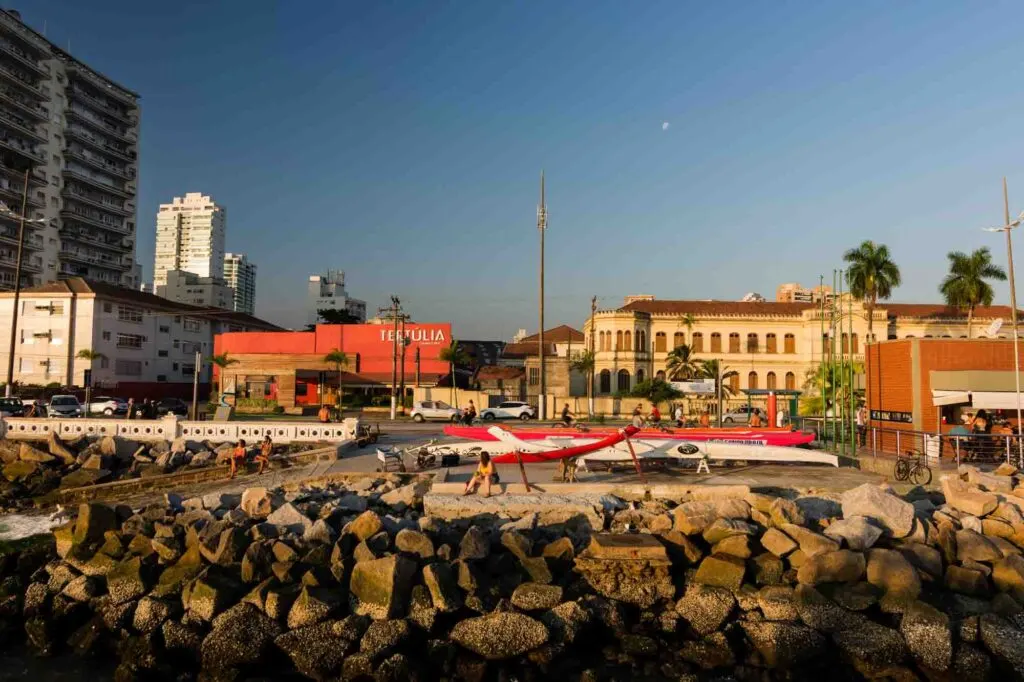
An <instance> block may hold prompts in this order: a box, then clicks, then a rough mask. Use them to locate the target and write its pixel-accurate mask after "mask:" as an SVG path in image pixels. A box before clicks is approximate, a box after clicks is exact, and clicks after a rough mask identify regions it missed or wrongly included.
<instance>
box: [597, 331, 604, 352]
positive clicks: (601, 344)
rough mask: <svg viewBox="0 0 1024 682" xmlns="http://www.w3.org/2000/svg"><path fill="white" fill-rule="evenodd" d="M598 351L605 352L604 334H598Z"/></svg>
mask: <svg viewBox="0 0 1024 682" xmlns="http://www.w3.org/2000/svg"><path fill="white" fill-rule="evenodd" d="M597 350H598V351H602V350H604V332H598V333H597Z"/></svg>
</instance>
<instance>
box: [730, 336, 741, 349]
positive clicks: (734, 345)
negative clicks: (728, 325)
mask: <svg viewBox="0 0 1024 682" xmlns="http://www.w3.org/2000/svg"><path fill="white" fill-rule="evenodd" d="M729 352H730V353H739V352H740V335H739V334H738V333H737V332H733V333H732V334H729Z"/></svg>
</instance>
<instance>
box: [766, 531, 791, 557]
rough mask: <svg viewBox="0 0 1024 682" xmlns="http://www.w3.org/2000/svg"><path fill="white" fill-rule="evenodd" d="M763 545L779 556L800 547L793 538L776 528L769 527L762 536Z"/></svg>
mask: <svg viewBox="0 0 1024 682" xmlns="http://www.w3.org/2000/svg"><path fill="white" fill-rule="evenodd" d="M761 546H762V547H764V548H765V549H767V550H768V551H769V552H771V553H772V554H774V555H775V556H777V557H784V556H786V555H787V554H790V553H792V552H795V551H796V550H797V548H798V547H799V545H797V543H796V541H795V540H794V539H793V538H791V537H789V536H788V535H786V534H785V533H783V532H782V531H781V530H778V529H776V528H769V529H768V530H766V531H765V532H764V535H762V536H761Z"/></svg>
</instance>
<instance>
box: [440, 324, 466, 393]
mask: <svg viewBox="0 0 1024 682" xmlns="http://www.w3.org/2000/svg"><path fill="white" fill-rule="evenodd" d="M437 357H438V359H439V360H440V361H441V362H447V363H448V366H449V367H450V368H451V378H452V406H453V407H458V406H459V389H458V387H457V386H456V385H455V366H456V365H465V364H466V363H468V362H469V353H467V352H466V349H465V348H463V347H462V346H460V345H459V342H458V341H456V340H455V339H452V342H451V344H450V345H448V346H445V347H444V348H442V349H441V353H440V354H439V355H438V356H437Z"/></svg>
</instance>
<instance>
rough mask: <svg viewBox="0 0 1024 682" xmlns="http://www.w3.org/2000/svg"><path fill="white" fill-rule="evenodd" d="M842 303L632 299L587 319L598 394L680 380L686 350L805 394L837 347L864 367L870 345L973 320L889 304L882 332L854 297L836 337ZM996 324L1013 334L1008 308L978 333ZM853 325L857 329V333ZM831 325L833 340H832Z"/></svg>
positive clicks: (879, 318) (748, 383)
mask: <svg viewBox="0 0 1024 682" xmlns="http://www.w3.org/2000/svg"><path fill="white" fill-rule="evenodd" d="M831 307H832V306H830V305H826V309H825V313H824V320H823V319H822V317H823V316H822V310H821V307H820V304H818V303H811V302H795V303H779V302H768V301H749V302H748V301H685V300H657V299H655V298H654V297H653V296H628V297H626V299H625V302H624V305H623V306H622V307H620V308H616V309H613V310H599V311H597V312H596V313H595V314H594V315H593V317H591V318H590V319H588V320H587V322H586V324H585V326H584V331H585V334H586V344H587V347H588V348H593V349H594V354H595V363H594V364H595V369H594V394H595V395H596V396H609V395H613V394H616V393H620V392H626V391H629V390H631V389H632V388H633V387H634V386H636V384H637V383H639V382H641V381H643V380H644V379H648V378H651V377H655V378H670V377H667V376H666V373H667V371H668V368H667V364H668V356H669V353H670V352H671V351H672V349H673V348H675V347H677V346H680V345H683V344H686V345H688V346H690V348H691V351H692V353H693V355H694V357H695V358H696V359H698V360H710V359H717V360H719V363H720V365H721V366H722V368H723V371H729V370H732V371H735V372H736V373H737V374H736V376H733V377H732V378H731V379H729V380H728V382H727V383H728V384H730V385H731V388H733V389H734V390H735V391H739V390H742V389H773V388H777V389H802V388H803V387H804V384H805V382H806V379H807V376H808V373H809V372H810V371H811V370H812V369H814V368H815V367H817V366H818V364H819V363H820V362H821V359H822V354H823V352H824V353H825V354H826V355H827V354H829V353H830V347H831V342H832V341H835V343H837V344H838V345H837V346H836V351H837V352H839V350H840V348H841V349H842V352H843V353H844V355H846V356H850V355H851V354H852V356H853V358H854V359H855V360H858V361H862V360H863V358H864V346H865V343H870V342H873V341H884V340H888V339H897V338H899V339H903V338H915V337H916V338H965V337H967V335H968V331H967V315H966V313H965V312H964V311H960V310H957V309H955V308H950V307H948V306H945V305H942V304H915V303H909V304H908V303H887V302H880V303H879V304H878V305H877V306H876V307H875V308H874V311H873V315H872V317H873V325H872V326H873V333H874V337H873V338H871V337H869V334H868V317H867V311H866V309H865V306H864V304H863V302H861V301H850V300H849V298H848V297H844V298H843V299H842V300H840V301H837V304H836V306H835V308H836V312H835V315H836V318H837V319H838V320H839V322H840V323H841V324H840V326H841V331H837V333H836V335H835V338H834V339H833V338H829V335H828V329H829V327H830V326H831V324H830V319H831V314H832V313H831V312H830V309H831ZM996 319H1003V320H1006V322H1007V324H1006V325H1005V326H1004V327H1003V328H1002V329H1001V330H1000V331H999V332H998V333H997V334H996V335H997V336H1001V337H1005V336H1007V335H1008V333H1009V320H1010V308H1009V307H1008V306H990V307H980V308H977V309H976V310H975V311H974V319H973V324H972V336H974V337H978V336H984V335H985V334H986V328H987V327H989V326H990V325H991V324H992V322H993V321H994V320H996ZM851 321H852V332H851ZM823 323H824V327H825V334H824V336H823V334H822V326H823Z"/></svg>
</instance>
